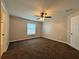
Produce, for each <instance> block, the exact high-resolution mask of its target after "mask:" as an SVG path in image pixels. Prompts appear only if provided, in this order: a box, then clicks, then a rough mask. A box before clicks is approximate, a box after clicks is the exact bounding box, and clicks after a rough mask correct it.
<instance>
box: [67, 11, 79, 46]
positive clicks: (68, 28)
mask: <svg viewBox="0 0 79 59" xmlns="http://www.w3.org/2000/svg"><path fill="white" fill-rule="evenodd" d="M77 15H79V10H78V11H76V12H74V13H72V14H70V15H69V16H68V21H67V40H68V44H69V45H70V44H71V18H72V17H75V16H77Z"/></svg>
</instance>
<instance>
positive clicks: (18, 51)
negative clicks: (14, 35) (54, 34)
mask: <svg viewBox="0 0 79 59" xmlns="http://www.w3.org/2000/svg"><path fill="white" fill-rule="evenodd" d="M2 59H79V51H77V50H76V49H74V48H72V47H71V46H69V45H67V44H64V43H60V42H57V41H53V40H48V39H45V38H36V39H30V40H24V41H18V42H13V43H10V46H9V48H8V51H7V52H5V53H4V54H3V56H2Z"/></svg>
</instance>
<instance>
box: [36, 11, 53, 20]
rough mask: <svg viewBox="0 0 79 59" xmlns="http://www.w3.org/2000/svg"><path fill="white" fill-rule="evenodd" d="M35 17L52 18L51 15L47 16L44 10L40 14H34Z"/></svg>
mask: <svg viewBox="0 0 79 59" xmlns="http://www.w3.org/2000/svg"><path fill="white" fill-rule="evenodd" d="M35 16H36V17H39V18H38V19H42V20H44V19H45V18H52V16H48V15H47V13H45V12H41V13H40V16H39V15H35Z"/></svg>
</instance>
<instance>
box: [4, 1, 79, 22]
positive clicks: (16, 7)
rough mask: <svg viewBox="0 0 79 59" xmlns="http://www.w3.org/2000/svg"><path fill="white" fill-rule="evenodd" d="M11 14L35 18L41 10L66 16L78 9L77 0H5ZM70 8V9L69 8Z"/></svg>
mask: <svg viewBox="0 0 79 59" xmlns="http://www.w3.org/2000/svg"><path fill="white" fill-rule="evenodd" d="M5 1H6V5H7V8H8V11H9V13H10V14H11V15H14V16H18V17H22V18H26V19H30V20H36V21H37V17H36V16H35V15H40V13H41V12H42V11H45V12H47V13H48V15H50V16H52V17H53V18H54V17H61V16H66V15H68V14H70V13H72V12H74V11H76V10H78V9H79V0H5ZM69 9H70V10H69Z"/></svg>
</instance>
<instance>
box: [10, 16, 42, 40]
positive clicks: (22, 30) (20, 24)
mask: <svg viewBox="0 0 79 59" xmlns="http://www.w3.org/2000/svg"><path fill="white" fill-rule="evenodd" d="M10 20H11V22H10V41H18V40H24V39H29V38H34V37H41V36H42V23H41V22H36V21H31V20H26V19H23V18H20V17H16V16H10ZM27 23H35V24H36V25H37V30H36V35H35V36H33V35H32V36H28V35H27V29H26V28H27V27H26V24H27Z"/></svg>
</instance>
